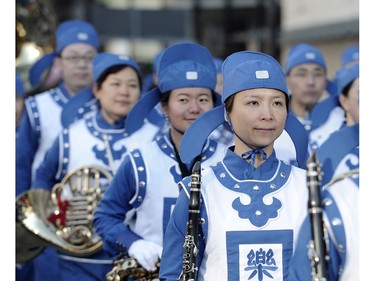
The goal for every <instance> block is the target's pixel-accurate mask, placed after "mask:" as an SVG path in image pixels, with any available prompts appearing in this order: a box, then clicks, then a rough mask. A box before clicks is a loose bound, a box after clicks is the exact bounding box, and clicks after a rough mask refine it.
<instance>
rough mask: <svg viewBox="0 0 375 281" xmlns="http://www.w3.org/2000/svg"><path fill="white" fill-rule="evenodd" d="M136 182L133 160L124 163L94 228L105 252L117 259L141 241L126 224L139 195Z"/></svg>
mask: <svg viewBox="0 0 375 281" xmlns="http://www.w3.org/2000/svg"><path fill="white" fill-rule="evenodd" d="M135 188H136V181H135V175H134V171H133V166H132V164H131V161H130V158H129V156H126V157H125V159H124V161H123V162H122V163H121V165H120V167H119V169H118V170H117V173H116V175H115V176H114V178H113V179H112V181H111V183H110V185H109V187H108V189H107V190H106V191H105V192H104V195H103V198H102V199H101V200H100V202H99V205H98V207H97V209H96V211H95V214H94V220H93V223H94V226H95V230H96V232H97V233H98V235H99V236H100V237H101V238H102V240H103V249H104V250H105V251H107V252H108V253H109V254H110V255H117V254H119V253H120V251H121V250H123V249H124V248H129V247H130V245H131V244H132V243H133V242H134V241H136V240H139V239H141V237H140V236H138V235H137V234H136V233H134V232H133V231H131V230H130V229H129V227H128V225H126V224H125V223H124V220H125V218H126V214H127V212H128V211H130V210H131V209H133V207H132V205H131V204H130V203H129V202H130V201H131V199H132V198H133V196H134V194H135Z"/></svg>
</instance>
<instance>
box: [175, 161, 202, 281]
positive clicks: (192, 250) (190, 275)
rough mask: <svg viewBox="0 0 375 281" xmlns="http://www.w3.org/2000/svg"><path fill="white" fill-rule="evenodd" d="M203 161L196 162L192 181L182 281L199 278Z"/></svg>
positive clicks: (180, 278)
mask: <svg viewBox="0 0 375 281" xmlns="http://www.w3.org/2000/svg"><path fill="white" fill-rule="evenodd" d="M200 190H201V163H200V161H197V162H195V164H194V167H193V172H192V175H191V182H190V202H189V220H188V222H187V225H186V235H185V242H184V254H183V260H182V272H181V275H180V277H179V280H180V281H193V280H194V281H195V280H197V272H198V266H197V255H198V235H199V225H200V219H201V218H200V206H201V191H200Z"/></svg>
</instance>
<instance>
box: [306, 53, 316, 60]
mask: <svg viewBox="0 0 375 281" xmlns="http://www.w3.org/2000/svg"><path fill="white" fill-rule="evenodd" d="M305 58H306V59H308V60H314V59H315V58H316V55H315V53H311V52H307V53H306V54H305Z"/></svg>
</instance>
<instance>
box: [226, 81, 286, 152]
mask: <svg viewBox="0 0 375 281" xmlns="http://www.w3.org/2000/svg"><path fill="white" fill-rule="evenodd" d="M228 116H229V118H230V121H231V123H232V126H233V129H234V131H235V132H236V134H237V135H238V136H240V138H241V139H242V140H243V141H244V142H246V143H247V144H249V145H251V146H252V147H255V148H257V147H268V146H269V147H270V149H272V148H273V142H274V141H275V140H276V139H277V138H278V137H279V136H280V135H281V133H282V132H283V129H284V127H285V121H286V117H287V108H286V97H285V94H284V93H283V92H281V91H279V90H275V89H265V88H264V89H263V88H262V89H250V90H244V91H241V92H238V93H237V94H236V95H235V97H234V101H233V107H232V110H231V112H229V113H228ZM235 143H236V147H235V149H236V151H238V152H239V153H243V152H245V151H248V150H249V147H248V146H246V145H245V144H244V143H243V142H242V141H241V140H240V139H239V138H238V137H237V136H236V135H235ZM270 149H265V151H266V152H267V154H268V152H270V151H267V150H270Z"/></svg>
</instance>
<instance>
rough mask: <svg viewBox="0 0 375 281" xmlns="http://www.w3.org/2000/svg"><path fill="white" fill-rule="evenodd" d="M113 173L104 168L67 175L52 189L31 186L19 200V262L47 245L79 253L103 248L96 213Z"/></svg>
mask: <svg viewBox="0 0 375 281" xmlns="http://www.w3.org/2000/svg"><path fill="white" fill-rule="evenodd" d="M111 179H112V175H111V174H110V173H109V172H108V171H107V170H105V169H104V168H101V167H95V166H90V167H80V168H77V169H74V170H73V171H71V172H70V173H68V174H66V175H65V177H64V178H63V179H62V181H61V182H60V183H58V184H56V185H55V186H54V187H53V188H52V190H51V192H49V191H48V190H45V189H31V190H29V191H26V192H24V193H23V194H21V195H20V196H18V197H17V199H16V262H17V263H23V262H26V261H28V260H30V259H32V258H34V257H36V256H37V255H39V254H40V253H41V252H42V251H43V250H44V247H46V246H48V247H54V248H56V249H58V250H60V251H63V252H66V253H68V254H71V255H76V256H87V255H89V254H92V253H95V252H96V251H98V250H100V249H101V246H102V241H101V238H100V236H99V235H98V234H97V233H95V230H94V227H93V223H92V220H93V215H94V211H95V210H96V208H97V205H98V203H99V201H100V199H101V197H102V194H103V192H104V190H106V188H107V186H108V184H109V182H110V180H111Z"/></svg>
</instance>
